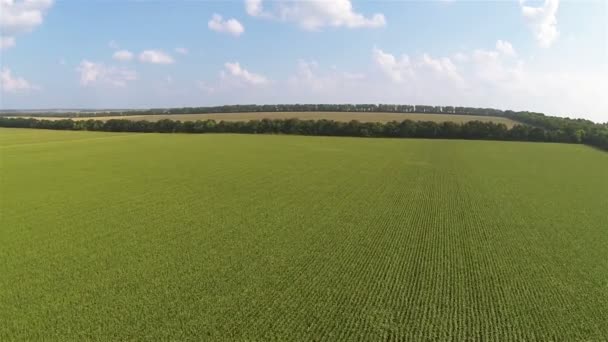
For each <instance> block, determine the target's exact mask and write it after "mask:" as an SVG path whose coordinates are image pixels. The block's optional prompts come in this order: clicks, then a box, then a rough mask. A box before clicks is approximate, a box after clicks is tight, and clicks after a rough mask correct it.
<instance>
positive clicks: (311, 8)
mask: <svg viewBox="0 0 608 342" xmlns="http://www.w3.org/2000/svg"><path fill="white" fill-rule="evenodd" d="M273 4H274V5H275V6H274V8H273V9H272V10H270V11H266V10H264V8H263V4H262V0H246V1H245V9H246V11H247V13H248V14H249V15H251V16H255V17H265V18H274V19H277V20H281V21H285V22H293V23H296V24H297V25H298V26H300V27H301V28H303V29H305V30H310V31H317V30H320V29H322V28H324V27H346V28H378V27H384V26H386V19H385V18H384V15H383V14H380V13H376V14H373V15H371V16H369V17H366V16H365V15H363V14H361V13H357V12H355V10H354V9H353V5H352V3H351V1H350V0H332V1H327V0H309V1H285V0H278V1H275V2H274V3H273Z"/></svg>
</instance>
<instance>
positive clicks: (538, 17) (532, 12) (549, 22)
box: [520, 0, 559, 48]
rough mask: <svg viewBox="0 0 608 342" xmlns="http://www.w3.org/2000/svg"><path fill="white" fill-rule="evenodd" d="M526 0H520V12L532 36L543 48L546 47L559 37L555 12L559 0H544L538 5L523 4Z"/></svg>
mask: <svg viewBox="0 0 608 342" xmlns="http://www.w3.org/2000/svg"><path fill="white" fill-rule="evenodd" d="M525 3H526V0H520V5H521V12H522V14H523V16H524V18H525V19H526V20H527V21H528V24H529V25H530V27H531V28H532V32H533V33H534V37H535V38H536V41H537V42H538V44H539V45H540V46H541V47H543V48H548V47H550V46H551V45H553V43H554V42H555V41H556V40H557V38H558V37H559V30H558V29H557V17H556V13H557V10H558V8H559V0H545V2H544V3H543V5H542V6H540V7H531V6H526V5H525Z"/></svg>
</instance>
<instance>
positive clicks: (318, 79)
mask: <svg viewBox="0 0 608 342" xmlns="http://www.w3.org/2000/svg"><path fill="white" fill-rule="evenodd" d="M364 79H365V75H364V74H362V73H349V72H340V71H338V70H337V69H336V68H332V69H331V70H330V71H329V72H323V71H322V70H320V67H319V64H318V63H317V62H316V61H314V60H313V61H306V60H303V59H300V60H298V64H297V69H296V73H295V75H294V76H292V77H290V78H289V80H288V84H289V85H290V86H291V87H294V88H297V89H298V91H308V92H312V93H321V94H327V95H328V96H329V97H331V96H335V95H336V94H335V93H336V92H342V91H343V90H346V88H348V87H350V86H351V85H354V84H356V83H358V82H360V81H363V80H364Z"/></svg>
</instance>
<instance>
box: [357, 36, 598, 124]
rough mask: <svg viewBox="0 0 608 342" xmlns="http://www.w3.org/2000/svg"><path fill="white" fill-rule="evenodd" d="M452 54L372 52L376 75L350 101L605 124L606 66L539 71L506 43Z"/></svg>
mask: <svg viewBox="0 0 608 342" xmlns="http://www.w3.org/2000/svg"><path fill="white" fill-rule="evenodd" d="M509 47H510V48H509ZM511 50H512V51H513V53H511ZM452 56H454V57H453V58H447V57H438V58H434V57H432V56H430V55H428V54H422V56H421V57H416V58H409V57H408V56H407V55H404V56H403V57H401V58H400V59H398V58H396V57H395V56H394V55H392V54H390V53H387V52H384V51H382V50H379V49H374V50H373V54H372V58H373V61H374V64H375V66H376V68H377V70H379V71H380V72H379V73H377V76H380V77H376V78H374V77H368V81H367V82H365V83H364V84H365V87H361V88H360V89H358V91H356V92H353V97H352V98H350V101H357V102H369V103H373V102H392V103H432V104H437V105H463V106H474V107H493V108H503V109H514V110H531V111H541V112H545V113H547V114H549V115H569V116H574V117H581V116H586V117H588V118H592V119H595V120H599V121H606V119H605V113H606V112H608V100H607V99H606V97H605V96H604V95H603V94H602V93H603V92H605V89H608V69H606V68H599V69H597V70H594V71H593V72H582V71H576V70H570V71H566V70H564V68H560V69H559V70H543V69H544V68H542V67H541V66H542V63H541V62H540V61H539V62H538V63H541V64H538V65H529V64H528V63H527V62H526V61H524V59H522V58H519V57H517V56H516V54H515V49H514V48H513V46H512V45H511V44H507V42H497V43H496V45H495V47H494V49H475V50H472V51H470V52H466V53H465V52H460V53H458V54H455V55H452ZM456 56H458V58H456ZM387 80H389V81H392V82H387ZM573 85H576V86H573ZM602 115H604V119H602Z"/></svg>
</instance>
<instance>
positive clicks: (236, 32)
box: [207, 14, 245, 37]
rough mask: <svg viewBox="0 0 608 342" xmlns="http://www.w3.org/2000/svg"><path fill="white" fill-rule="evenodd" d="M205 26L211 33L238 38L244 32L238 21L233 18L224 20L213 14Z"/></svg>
mask: <svg viewBox="0 0 608 342" xmlns="http://www.w3.org/2000/svg"><path fill="white" fill-rule="evenodd" d="M207 26H208V27H209V29H210V30H212V31H216V32H220V33H228V34H230V35H233V36H235V37H238V36H240V35H241V34H243V32H245V28H244V27H243V25H242V24H241V23H240V22H239V21H238V20H236V19H234V18H231V19H227V20H224V18H222V16H221V15H219V14H214V15H213V17H211V20H209V22H208V23H207Z"/></svg>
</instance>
